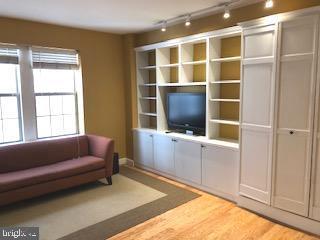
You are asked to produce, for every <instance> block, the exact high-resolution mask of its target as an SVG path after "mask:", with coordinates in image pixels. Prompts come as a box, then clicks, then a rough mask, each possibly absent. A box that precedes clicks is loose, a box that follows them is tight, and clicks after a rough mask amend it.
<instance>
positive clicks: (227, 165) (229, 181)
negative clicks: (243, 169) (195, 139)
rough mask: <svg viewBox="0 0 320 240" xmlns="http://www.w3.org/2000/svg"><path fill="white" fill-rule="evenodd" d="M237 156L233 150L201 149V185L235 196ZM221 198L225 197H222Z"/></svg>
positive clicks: (214, 147) (213, 147)
mask: <svg viewBox="0 0 320 240" xmlns="http://www.w3.org/2000/svg"><path fill="white" fill-rule="evenodd" d="M238 154H239V152H238V151H236V150H234V149H228V148H222V147H218V146H210V145H208V146H203V147H202V184H203V185H204V186H206V187H209V188H211V189H212V190H214V191H218V193H217V194H219V192H221V193H223V194H226V195H230V196H231V197H234V196H236V193H237V186H238V174H237V173H238V171H237V170H238V166H239V165H238V159H239V157H238ZM222 197H225V195H223V196H222Z"/></svg>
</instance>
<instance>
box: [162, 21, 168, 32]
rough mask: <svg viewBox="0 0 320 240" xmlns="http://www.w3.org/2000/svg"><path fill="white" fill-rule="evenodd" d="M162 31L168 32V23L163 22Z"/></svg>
mask: <svg viewBox="0 0 320 240" xmlns="http://www.w3.org/2000/svg"><path fill="white" fill-rule="evenodd" d="M161 31H162V32H165V31H167V22H166V21H163V22H162V27H161Z"/></svg>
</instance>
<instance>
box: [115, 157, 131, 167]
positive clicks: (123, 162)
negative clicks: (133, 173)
mask: <svg viewBox="0 0 320 240" xmlns="http://www.w3.org/2000/svg"><path fill="white" fill-rule="evenodd" d="M119 165H120V166H121V165H128V166H131V167H134V161H133V160H132V159H130V158H120V159H119Z"/></svg>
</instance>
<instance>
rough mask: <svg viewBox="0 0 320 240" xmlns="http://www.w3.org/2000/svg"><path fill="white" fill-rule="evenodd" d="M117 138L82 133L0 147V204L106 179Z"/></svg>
mask: <svg viewBox="0 0 320 240" xmlns="http://www.w3.org/2000/svg"><path fill="white" fill-rule="evenodd" d="M113 151H114V141H113V140H112V139H108V138H105V137H100V136H94V135H82V136H79V137H67V138H60V139H52V140H40V141H35V142H30V143H20V144H15V145H8V146H2V147H0V206H1V205H6V204H9V203H13V202H17V201H20V200H23V199H28V198H32V197H35V196H39V195H43V194H46V193H49V192H54V191H58V190H61V189H66V188H69V187H72V186H76V185H80V184H83V183H88V182H93V181H96V180H98V179H101V178H104V177H105V178H107V181H108V183H109V184H112V181H111V176H112V168H113Z"/></svg>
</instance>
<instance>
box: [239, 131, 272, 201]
mask: <svg viewBox="0 0 320 240" xmlns="http://www.w3.org/2000/svg"><path fill="white" fill-rule="evenodd" d="M241 134H242V136H241V138H242V141H241V145H242V147H241V166H240V189H239V193H240V194H241V195H243V196H246V197H249V198H252V199H255V200H257V201H260V202H263V203H266V204H269V203H270V189H271V166H270V165H271V161H272V151H271V145H272V138H271V135H270V133H269V132H268V130H265V129H261V130H260V131H258V130H257V129H254V130H251V129H244V128H243V129H242V133H241Z"/></svg>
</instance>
